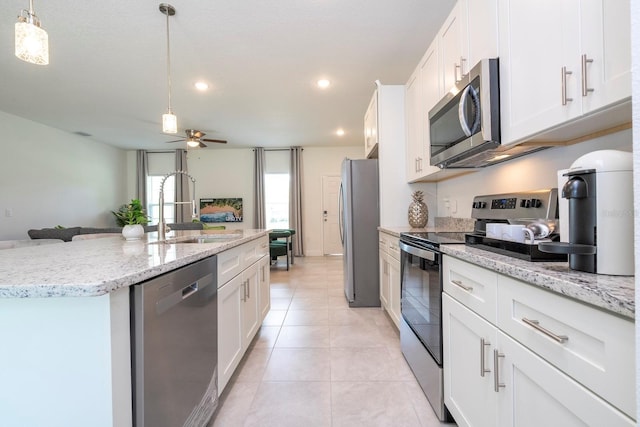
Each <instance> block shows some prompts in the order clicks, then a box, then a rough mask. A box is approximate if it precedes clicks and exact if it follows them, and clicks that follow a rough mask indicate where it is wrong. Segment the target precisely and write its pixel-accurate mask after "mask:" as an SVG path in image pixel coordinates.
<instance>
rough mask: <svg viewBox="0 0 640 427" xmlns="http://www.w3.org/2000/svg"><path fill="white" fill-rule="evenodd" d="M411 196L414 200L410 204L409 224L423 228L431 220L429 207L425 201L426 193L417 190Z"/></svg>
mask: <svg viewBox="0 0 640 427" xmlns="http://www.w3.org/2000/svg"><path fill="white" fill-rule="evenodd" d="M411 197H412V198H413V202H411V204H410V205H409V225H410V226H411V227H413V228H423V227H424V226H425V225H427V221H428V220H429V209H428V208H427V205H426V204H425V203H424V201H423V200H424V193H423V192H422V191H415V192H414V193H413V194H412V195H411Z"/></svg>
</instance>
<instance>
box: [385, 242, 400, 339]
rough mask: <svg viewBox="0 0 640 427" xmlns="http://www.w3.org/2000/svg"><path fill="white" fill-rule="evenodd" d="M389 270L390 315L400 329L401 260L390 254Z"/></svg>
mask: <svg viewBox="0 0 640 427" xmlns="http://www.w3.org/2000/svg"><path fill="white" fill-rule="evenodd" d="M388 261H389V263H388V272H389V310H388V312H389V316H391V320H393V323H395V325H396V328H398V329H400V292H401V291H400V261H398V260H397V259H395V258H393V257H392V256H391V255H388Z"/></svg>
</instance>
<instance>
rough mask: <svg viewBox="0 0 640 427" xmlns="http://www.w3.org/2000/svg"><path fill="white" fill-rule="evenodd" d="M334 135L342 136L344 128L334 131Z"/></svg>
mask: <svg viewBox="0 0 640 427" xmlns="http://www.w3.org/2000/svg"><path fill="white" fill-rule="evenodd" d="M336 135H338V136H344V129H342V128H340V129H338V130H337V131H336Z"/></svg>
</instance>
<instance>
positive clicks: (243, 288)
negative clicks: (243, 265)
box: [240, 282, 247, 302]
mask: <svg viewBox="0 0 640 427" xmlns="http://www.w3.org/2000/svg"><path fill="white" fill-rule="evenodd" d="M240 286H242V296H241V297H240V301H242V302H246V301H247V288H245V287H244V282H242V284H241V285H240Z"/></svg>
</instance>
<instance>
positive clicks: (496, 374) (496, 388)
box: [493, 349, 504, 393]
mask: <svg viewBox="0 0 640 427" xmlns="http://www.w3.org/2000/svg"><path fill="white" fill-rule="evenodd" d="M501 357H504V354H502V353H500V352H499V351H498V350H497V349H496V350H493V390H494V391H495V392H496V393H499V392H500V389H501V388H503V387H504V383H501V382H500V375H499V371H498V368H499V366H498V360H499V359H500V358H501Z"/></svg>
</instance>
